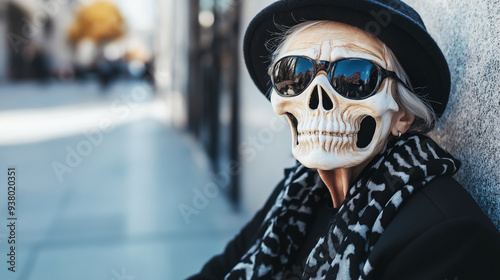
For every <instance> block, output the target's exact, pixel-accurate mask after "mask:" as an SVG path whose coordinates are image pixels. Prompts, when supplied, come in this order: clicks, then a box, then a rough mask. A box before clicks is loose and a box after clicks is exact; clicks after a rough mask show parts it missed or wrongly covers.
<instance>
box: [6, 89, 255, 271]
mask: <svg viewBox="0 0 500 280" xmlns="http://www.w3.org/2000/svg"><path fill="white" fill-rule="evenodd" d="M122 89H123V88H122ZM76 92H78V89H76V88H75V89H74V92H73V93H71V94H77V93H76ZM33 94H35V93H33ZM36 94H37V93H36ZM145 100H147V101H144V102H142V101H141V102H138V104H137V106H136V107H134V110H133V111H134V112H146V111H151V108H159V105H158V104H157V101H156V100H155V99H154V98H146V99H145ZM91 101H92V100H91ZM112 101H113V98H106V99H105V100H104V101H102V100H101V101H100V102H99V104H98V105H92V104H93V103H92V102H89V103H88V104H86V105H85V106H87V107H81V108H80V110H74V108H76V107H72V106H73V105H74V104H69V103H68V104H65V105H59V107H57V108H58V109H59V111H58V110H54V108H51V109H44V108H38V107H37V106H33V108H36V109H32V110H37V111H30V112H31V113H33V112H36V113H37V114H38V113H39V115H40V116H42V117H41V118H44V117H45V118H44V119H43V120H44V124H45V125H46V126H47V130H53V129H54V127H56V128H57V127H58V126H57V124H58V123H60V122H63V120H64V119H65V118H67V117H68V116H71V117H74V118H77V117H78V116H77V115H80V118H79V119H84V120H88V116H89V115H93V116H96V114H97V115H98V114H99V113H98V112H100V111H99V110H101V111H103V112H104V113H105V111H106V110H108V109H106V108H109V107H108V106H107V105H110V104H109V103H110V102H112ZM61 106H67V107H61ZM160 106H161V105H160ZM68 108H70V109H69V111H72V112H73V113H72V114H68V110H67V109H68ZM90 108H94V109H95V110H94V111H92V110H90ZM96 108H97V109H96ZM99 108H101V109H99ZM3 109H4V108H3ZM44 110H47V112H45V113H47V114H45V115H44ZM54 111H55V112H61V113H60V114H61V115H60V116H58V115H57V114H54V113H53V112H54ZM17 112H19V114H17V115H16V110H13V111H9V112H8V113H9V115H8V116H9V119H10V120H17V121H20V122H21V123H22V122H23V121H24V124H26V120H25V119H23V116H26V113H29V112H28V111H17ZM62 112H64V113H62ZM134 112H132V113H131V116H133V117H131V118H130V119H127V120H123V121H120V122H115V124H116V125H115V127H114V128H112V129H110V130H108V131H100V132H99V130H97V129H96V128H95V127H91V126H90V125H89V121H87V122H80V123H79V124H80V125H81V127H80V128H83V130H86V131H87V135H85V133H83V132H81V130H80V132H79V133H74V134H73V135H64V137H62V136H59V137H57V138H55V136H54V135H58V134H57V133H56V134H50V133H49V135H53V136H54V138H52V139H48V138H47V139H45V140H43V141H41V142H40V141H39V140H38V141H25V142H23V143H25V144H21V145H19V144H18V145H15V144H12V143H8V141H4V142H5V143H3V145H1V146H0V155H1V156H0V168H2V169H3V170H4V171H0V172H1V173H0V174H2V176H1V178H0V180H1V181H2V182H7V178H6V177H7V174H6V173H7V168H8V167H12V166H14V167H16V169H17V182H18V188H17V190H16V192H17V193H16V200H17V205H16V206H17V207H16V217H17V218H18V220H17V225H16V249H17V251H16V272H15V273H12V272H10V271H8V270H7V267H8V264H7V263H6V260H7V256H6V254H7V253H6V252H8V251H7V249H8V244H7V242H5V241H6V240H7V238H8V236H9V232H8V228H7V227H6V226H5V225H4V226H2V227H0V240H1V242H0V252H2V254H1V255H0V260H2V262H1V263H2V265H1V266H0V279H23V280H24V279H33V280H43V279H51V280H57V279H72V280H79V279H82V280H83V279H95V280H97V279H102V280H109V279H113V280H122V279H135V280H142V279H144V280H146V279H147V280H152V279H184V278H185V277H187V276H189V275H190V274H192V273H195V272H196V271H198V270H199V269H200V268H201V266H202V265H203V263H204V262H206V261H207V260H208V259H209V258H210V257H211V256H212V255H214V253H217V252H220V251H221V250H223V248H224V245H225V244H226V243H227V242H228V240H229V239H230V238H232V237H233V236H234V235H235V234H236V233H237V232H238V230H239V229H240V228H241V227H242V226H243V225H244V224H245V223H246V221H247V220H248V217H246V216H245V215H242V214H235V213H233V212H232V210H231V208H230V206H229V204H228V203H227V201H226V199H225V197H224V195H222V194H221V193H220V194H216V193H215V194H214V193H209V194H210V195H211V197H213V198H210V197H207V196H205V195H203V192H204V186H206V185H207V184H208V183H210V182H213V180H214V179H213V178H212V176H210V174H209V169H208V160H207V159H206V157H205V155H204V153H203V152H202V151H201V149H200V147H199V146H198V145H197V143H196V142H195V141H194V140H193V139H191V138H190V137H189V136H188V135H185V134H184V133H181V132H179V131H177V130H175V129H172V128H169V127H168V126H167V125H166V124H165V123H163V122H162V121H160V120H159V119H158V118H157V117H155V116H157V114H154V113H153V114H144V113H134ZM2 113H3V114H4V115H2ZM49 113H51V114H52V116H51V117H48V114H49ZM2 116H3V117H4V119H2ZM5 116H6V115H5V111H3V112H0V123H2V120H5ZM43 116H44V117H43ZM51 118H52V122H53V123H51V124H50V122H51V121H50V119H51ZM32 120H33V122H34V123H35V124H34V126H38V125H39V124H38V123H37V119H36V118H33V119H32ZM8 124H9V125H12V123H8ZM94 124H95V122H94ZM31 129H33V127H32V128H31ZM23 130H30V128H27V127H24V128H23V129H21V131H23ZM56 130H57V129H56ZM77 130H78V129H77V128H75V127H73V131H77ZM38 131H41V132H43V131H44V129H43V127H41V128H40V127H39V126H38ZM37 133H38V132H37ZM21 134H22V133H21ZM34 134H35V133H34ZM24 136H26V135H24ZM1 137H2V136H0V140H1ZM19 137H21V136H19ZM26 137H29V135H28V136H26ZM14 139H15V138H14ZM0 142H1V141H0ZM89 143H90V144H89ZM1 189H2V192H3V193H2V194H1V195H0V209H5V210H0V218H1V219H2V220H3V221H4V223H7V220H6V217H7V199H6V195H7V189H6V187H4V188H1ZM200 193H202V194H201V195H200ZM212 194H214V195H212ZM200 196H204V198H200ZM193 199H195V201H193ZM200 204H203V205H200ZM182 205H184V206H186V205H187V206H189V207H191V208H184V209H191V210H193V209H194V210H195V211H191V212H189V215H186V213H187V212H185V213H184V216H183V215H182V213H181V211H180V210H179V207H180V206H182ZM181 208H182V207H181ZM6 225H7V224H6ZM133 277H135V278H133Z"/></svg>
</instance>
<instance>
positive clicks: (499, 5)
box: [407, 0, 500, 229]
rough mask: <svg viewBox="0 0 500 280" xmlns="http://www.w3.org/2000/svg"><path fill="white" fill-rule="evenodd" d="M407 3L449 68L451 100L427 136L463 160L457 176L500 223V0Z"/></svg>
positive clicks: (499, 225)
mask: <svg viewBox="0 0 500 280" xmlns="http://www.w3.org/2000/svg"><path fill="white" fill-rule="evenodd" d="M407 3H408V4H409V5H411V6H412V7H414V8H415V9H416V10H417V11H418V12H419V13H420V15H421V16H422V18H423V20H424V22H425V24H426V26H427V29H428V31H429V32H430V33H431V34H432V35H433V37H434V38H435V39H436V41H437V42H438V44H439V46H440V47H441V48H442V50H443V52H444V54H445V56H446V59H447V60H448V63H449V66H450V70H451V80H452V86H451V96H450V101H449V103H448V106H447V108H446V112H445V113H444V115H443V117H442V118H441V121H440V123H439V124H438V126H437V128H436V129H435V131H433V132H432V133H431V136H432V137H433V138H434V139H435V140H436V141H437V142H438V143H439V144H441V145H442V146H443V147H444V148H446V149H447V150H448V151H449V152H450V153H452V154H453V155H454V156H455V157H457V158H458V159H459V160H461V161H462V167H461V169H460V171H459V172H458V174H457V176H455V177H456V179H457V180H458V181H459V182H460V183H462V184H463V185H464V187H465V188H466V189H467V190H468V191H469V192H470V193H471V194H472V196H473V197H474V198H475V199H476V201H477V202H478V204H479V205H480V206H481V208H482V209H483V211H484V212H485V213H487V214H488V216H489V217H490V218H491V219H492V220H493V222H494V223H495V224H496V226H497V228H499V229H500V210H499V209H500V168H499V165H498V164H499V163H500V116H499V111H500V72H499V71H500V52H499V51H500V1H499V0H480V1H464V0H460V1H450V0H408V1H407Z"/></svg>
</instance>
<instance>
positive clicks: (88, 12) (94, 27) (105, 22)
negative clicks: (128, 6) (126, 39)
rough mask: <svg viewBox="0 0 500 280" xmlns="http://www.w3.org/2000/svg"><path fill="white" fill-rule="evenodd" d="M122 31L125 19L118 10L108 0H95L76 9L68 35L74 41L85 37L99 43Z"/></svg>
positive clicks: (118, 34) (111, 38) (112, 37)
mask: <svg viewBox="0 0 500 280" xmlns="http://www.w3.org/2000/svg"><path fill="white" fill-rule="evenodd" d="M124 33H125V21H124V19H123V16H122V14H121V13H120V10H119V9H118V8H117V7H116V6H115V5H114V4H113V3H111V2H109V1H105V0H97V1H94V2H92V3H90V4H88V5H85V6H82V7H81V8H80V9H79V10H78V12H77V14H76V18H75V21H74V22H73V24H72V25H71V27H70V28H69V30H68V37H69V39H70V40H71V41H72V42H74V43H76V42H78V41H80V40H82V39H85V38H89V39H91V40H93V41H95V42H96V43H101V42H105V41H109V40H113V39H116V38H118V37H120V36H122V35H123V34H124Z"/></svg>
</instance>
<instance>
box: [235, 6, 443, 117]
mask: <svg viewBox="0 0 500 280" xmlns="http://www.w3.org/2000/svg"><path fill="white" fill-rule="evenodd" d="M384 13H385V15H387V14H389V15H390V18H387V17H385V18H381V17H380V15H382V14H384ZM417 17H418V14H417ZM382 19H383V20H382ZM309 20H331V21H337V22H341V23H345V24H349V25H352V26H355V27H358V28H360V29H362V30H365V31H368V32H369V33H371V34H372V35H375V36H376V37H377V38H379V39H380V40H381V41H382V42H384V43H385V44H386V45H387V46H388V47H389V48H390V49H391V50H392V52H393V53H394V54H395V56H396V57H397V59H398V61H399V62H400V64H401V65H402V66H403V68H404V70H405V71H406V73H407V75H408V76H409V78H410V81H411V83H412V85H413V87H414V88H415V91H416V93H417V94H418V95H419V96H420V97H421V98H423V99H425V100H427V101H428V102H429V103H430V105H431V107H432V108H433V110H434V112H435V113H436V114H437V115H438V116H441V115H442V113H443V111H444V109H445V108H446V104H447V102H448V96H449V91H450V72H449V69H448V64H447V63H446V59H445V58H444V56H443V53H442V52H441V50H440V49H439V47H438V45H437V44H436V42H435V41H434V40H433V39H432V37H431V36H430V35H429V33H428V32H427V31H426V30H425V27H422V26H421V25H420V24H419V23H417V22H416V21H414V20H413V19H412V18H410V17H408V16H407V15H405V14H403V13H401V12H399V11H397V10H395V9H393V8H391V7H388V6H386V5H383V4H381V3H379V2H375V1H352V0H335V1H331V0H330V1H327V0H309V1H277V2H275V3H273V4H271V5H270V6H268V7H267V8H265V9H264V10H262V11H261V12H260V13H259V14H258V15H257V16H256V17H255V18H254V19H253V20H252V21H251V23H250V24H249V26H248V29H247V31H246V33H245V37H244V49H243V52H244V58H245V63H246V66H247V69H248V71H249V74H250V76H251V78H252V79H253V81H254V82H255V84H256V85H257V87H258V88H259V90H260V91H261V92H262V93H263V94H264V95H265V96H266V97H267V98H268V99H269V98H270V96H269V95H270V94H269V93H270V88H271V85H270V78H269V76H268V74H267V69H268V67H269V64H270V63H271V57H270V55H271V53H270V50H269V49H268V47H267V44H268V42H271V41H272V40H274V39H275V38H276V36H278V34H281V33H282V27H283V26H286V27H292V26H294V25H297V24H298V23H301V22H304V21H309Z"/></svg>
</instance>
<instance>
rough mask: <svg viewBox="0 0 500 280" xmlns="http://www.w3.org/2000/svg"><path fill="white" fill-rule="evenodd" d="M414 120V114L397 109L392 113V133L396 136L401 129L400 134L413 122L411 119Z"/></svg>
mask: <svg viewBox="0 0 500 280" xmlns="http://www.w3.org/2000/svg"><path fill="white" fill-rule="evenodd" d="M414 120H415V115H414V114H411V113H408V112H404V111H399V112H397V113H396V114H395V115H394V123H393V125H392V130H391V132H392V135H394V136H396V137H398V136H399V132H400V131H401V134H403V133H405V132H406V131H407V130H408V129H410V126H411V125H412V124H413V121H414Z"/></svg>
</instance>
